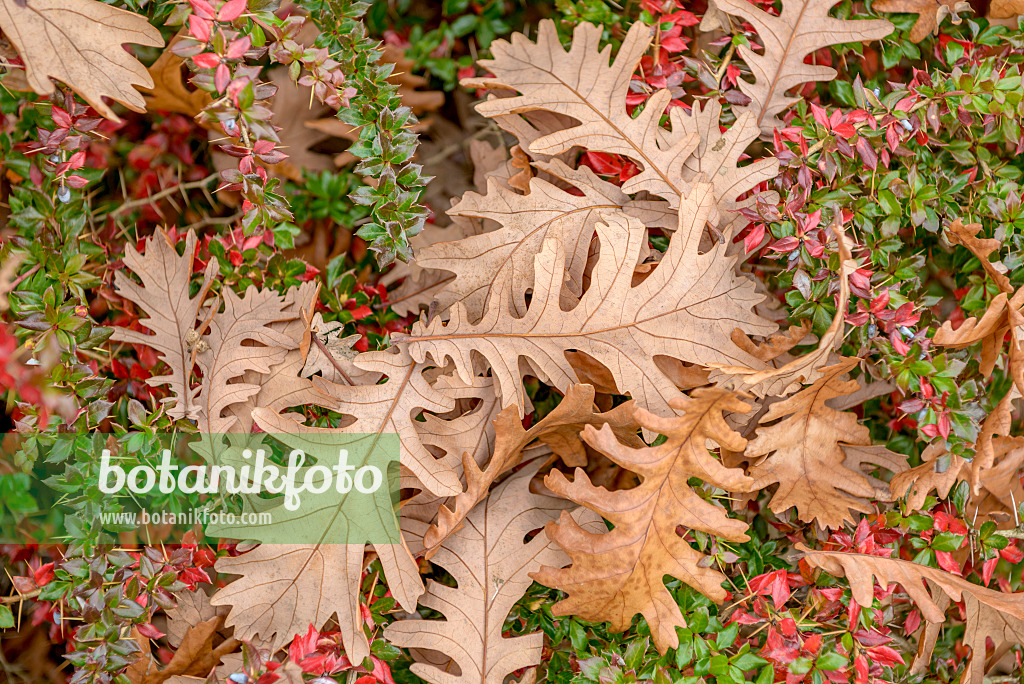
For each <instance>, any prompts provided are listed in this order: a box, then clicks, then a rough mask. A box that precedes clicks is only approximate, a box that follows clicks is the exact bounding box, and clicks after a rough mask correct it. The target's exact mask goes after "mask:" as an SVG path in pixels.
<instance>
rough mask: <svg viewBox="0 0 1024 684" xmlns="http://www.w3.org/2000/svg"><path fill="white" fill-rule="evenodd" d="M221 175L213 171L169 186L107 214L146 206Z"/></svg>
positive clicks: (192, 188) (116, 214)
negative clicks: (204, 175)
mask: <svg viewBox="0 0 1024 684" xmlns="http://www.w3.org/2000/svg"><path fill="white" fill-rule="evenodd" d="M219 177H220V174H219V173H211V174H210V175H209V176H207V177H206V178H203V179H200V180H197V181H192V182H191V183H179V184H178V185H175V186H173V187H170V188H167V189H166V190H161V191H160V192H158V193H156V194H153V195H150V196H149V197H142V198H140V199H137V200H132V201H131V202H125V203H124V204H122V205H121V206H119V207H118V208H117V209H114V210H113V211H111V212H110V213H108V214H107V216H119V215H121V214H123V213H125V212H128V211H131V210H132V209H138V208H139V207H144V206H146V205H149V204H153V203H154V202H157V201H159V200H162V199H163V198H164V197H170V196H171V195H173V194H174V193H176V192H184V191H185V190H194V189H195V188H201V187H203V186H205V185H206V184H207V183H209V182H210V181H212V180H216V179H217V178H219Z"/></svg>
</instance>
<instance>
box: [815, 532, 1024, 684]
mask: <svg viewBox="0 0 1024 684" xmlns="http://www.w3.org/2000/svg"><path fill="white" fill-rule="evenodd" d="M797 548H798V549H800V550H801V551H803V558H802V560H803V561H805V562H807V563H808V564H809V565H811V566H812V567H816V568H820V569H822V570H824V571H825V572H827V573H829V574H831V575H835V576H837V577H843V576H845V577H846V578H847V579H848V580H849V582H850V589H851V590H852V592H853V599H854V601H856V602H857V603H858V604H860V605H861V606H863V607H865V608H870V607H871V606H872V604H873V602H874V598H875V591H874V586H875V580H877V581H878V584H879V585H880V586H881V587H882V589H883V590H885V589H886V587H887V586H888V585H891V584H899V585H900V586H902V587H903V591H905V592H906V593H907V594H908V595H909V596H910V598H912V599H913V600H914V602H915V603H916V604H917V607H918V609H919V610H920V611H921V616H922V617H923V618H924V619H925V620H926V621H927V622H928V623H930V625H931V626H933V627H935V628H937V627H939V626H941V625H943V624H945V623H946V608H947V606H948V605H949V603H950V601H951V600H952V601H957V602H959V601H963V603H964V613H965V614H966V623H967V624H966V630H965V632H964V636H963V643H964V644H965V645H967V646H970V647H971V660H970V662H969V663H968V664H967V670H966V671H965V672H964V675H963V678H962V679H961V681H962V682H964V683H965V684H967V683H969V684H982V682H983V681H984V677H985V672H986V670H987V669H988V666H987V664H986V657H985V656H986V646H985V642H986V640H987V639H992V641H993V642H994V643H995V652H994V653H993V655H992V657H991V658H990V659H988V661H987V662H988V663H989V664H995V663H996V662H998V661H999V659H1000V658H1001V657H1002V656H1003V655H1004V654H1006V653H1007V652H1008V651H1009V649H1010V648H1012V647H1013V646H1016V645H1018V644H1020V643H1021V642H1022V641H1024V593H1015V594H1007V593H1004V592H1001V591H993V590H991V589H986V588H985V587H980V586H978V585H976V584H971V583H970V582H968V581H967V580H965V579H964V578H962V577H957V576H956V575H952V574H950V573H948V572H945V571H943V570H938V569H936V568H929V567H927V566H924V565H920V564H918V563H912V562H910V561H905V560H897V559H895V558H882V557H879V556H869V555H864V554H857V553H843V552H837V551H812V550H810V549H808V548H807V547H806V546H804V545H803V544H797ZM926 583H927V587H928V589H925V586H926ZM929 590H930V591H929ZM931 631H932V634H931V635H929V634H928V632H929V628H928V627H926V630H925V635H924V636H923V637H922V638H921V640H920V642H919V649H918V654H917V657H916V658H915V659H914V663H913V665H912V667H911V669H910V673H911V674H920V673H922V672H925V671H926V670H927V669H928V668H929V667H930V664H931V662H930V661H931V653H932V647H933V646H934V644H935V636H937V634H938V630H937V629H933V630H931Z"/></svg>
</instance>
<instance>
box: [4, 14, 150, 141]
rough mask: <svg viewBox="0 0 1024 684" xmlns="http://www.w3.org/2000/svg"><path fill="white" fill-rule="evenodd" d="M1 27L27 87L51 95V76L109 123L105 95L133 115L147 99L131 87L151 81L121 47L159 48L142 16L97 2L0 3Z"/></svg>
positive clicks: (111, 113)
mask: <svg viewBox="0 0 1024 684" xmlns="http://www.w3.org/2000/svg"><path fill="white" fill-rule="evenodd" d="M0 29H2V30H3V32H4V34H5V35H6V36H7V38H8V39H10V41H11V42H12V43H13V44H14V46H15V47H16V48H17V49H18V54H19V55H20V56H21V59H22V61H23V62H24V63H25V77H26V79H27V81H28V85H29V87H30V88H31V89H32V90H34V91H35V92H37V93H39V94H40V95H50V94H51V93H53V83H52V82H51V81H50V79H51V78H53V79H56V80H58V81H61V82H63V83H65V84H66V85H67V86H68V87H70V88H71V89H72V90H74V91H75V92H76V93H78V94H79V95H81V96H82V98H83V99H85V101H86V102H88V103H89V104H90V105H92V106H93V108H94V109H95V110H96V111H97V112H99V113H100V114H102V115H103V116H104V117H106V118H108V119H111V120H113V121H120V119H118V118H117V115H116V114H114V110H112V109H111V108H110V107H109V106H108V105H107V104H106V103H105V102H104V101H103V98H104V97H109V98H110V99H111V100H114V101H115V102H120V103H121V104H123V105H124V106H125V107H127V108H128V109H131V110H133V111H136V112H144V111H146V101H145V100H144V99H143V98H142V95H140V94H139V93H138V92H137V91H136V90H135V89H134V88H133V87H132V86H142V87H144V88H152V87H153V79H152V77H150V75H149V72H148V71H146V67H144V66H142V64H140V63H139V62H138V60H136V59H135V57H133V56H132V54H131V53H129V52H128V51H126V50H125V49H124V48H123V47H122V45H123V44H124V43H135V44H137V45H149V46H152V47H161V46H163V44H164V39H163V37H161V35H160V31H158V30H157V29H156V28H155V27H153V26H150V25H149V22H148V21H146V19H145V17H140V16H139V15H138V14H134V13H132V12H128V11H126V10H123V9H118V8H116V7H111V6H110V5H106V4H104V3H102V2H96V0H2V1H0Z"/></svg>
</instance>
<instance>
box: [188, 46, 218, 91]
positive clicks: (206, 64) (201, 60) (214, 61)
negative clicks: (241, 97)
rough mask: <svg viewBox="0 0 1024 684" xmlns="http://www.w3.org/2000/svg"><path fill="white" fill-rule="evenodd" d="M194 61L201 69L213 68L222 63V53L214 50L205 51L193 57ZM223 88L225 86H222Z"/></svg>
mask: <svg viewBox="0 0 1024 684" xmlns="http://www.w3.org/2000/svg"><path fill="white" fill-rule="evenodd" d="M192 61H193V62H195V63H196V66H197V67H199V68H201V69H213V68H214V67H216V66H217V65H219V64H220V55H217V54H215V53H213V52H204V53H203V54H201V55H196V56H195V57H193V58H192ZM221 90H223V88H221Z"/></svg>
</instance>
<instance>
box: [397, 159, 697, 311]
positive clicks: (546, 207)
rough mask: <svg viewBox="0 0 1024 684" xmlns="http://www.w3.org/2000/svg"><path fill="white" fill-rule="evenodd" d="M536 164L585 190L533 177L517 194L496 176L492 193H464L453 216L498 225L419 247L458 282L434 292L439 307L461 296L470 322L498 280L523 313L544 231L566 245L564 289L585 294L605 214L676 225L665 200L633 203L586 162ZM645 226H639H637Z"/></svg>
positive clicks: (421, 256) (420, 257) (421, 259)
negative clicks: (525, 192) (575, 164)
mask: <svg viewBox="0 0 1024 684" xmlns="http://www.w3.org/2000/svg"><path fill="white" fill-rule="evenodd" d="M537 166H538V168H540V169H542V170H544V171H546V172H548V173H550V174H551V175H553V176H555V177H557V178H561V179H562V180H564V181H566V182H567V183H570V184H571V185H572V186H573V187H575V188H578V189H579V190H580V191H581V192H582V193H583V194H582V195H580V196H577V195H574V194H571V193H569V192H566V191H565V190H563V189H561V188H559V187H557V186H555V185H554V184H552V183H549V182H548V181H546V180H543V179H540V178H533V179H532V180H531V181H530V194H529V195H525V196H524V195H520V194H517V193H516V192H514V191H513V190H512V189H511V188H509V187H508V186H507V185H505V184H504V183H502V182H501V181H499V180H498V179H496V178H493V177H492V178H490V179H489V180H488V181H487V193H486V194H485V195H479V194H477V193H475V192H467V193H466V194H465V195H464V196H463V198H462V201H460V202H459V203H458V204H456V205H455V206H454V207H452V208H451V209H450V210H449V212H448V213H449V214H450V215H452V216H465V217H472V218H477V219H490V220H493V221H496V222H497V223H498V224H499V225H500V228H498V230H492V231H489V232H485V233H482V234H480V235H470V236H467V237H464V238H462V239H460V240H457V241H454V242H439V243H434V244H432V245H430V246H428V247H426V248H425V249H423V250H422V251H419V252H417V258H416V260H417V262H418V263H419V265H420V266H421V267H423V268H431V269H438V270H443V271H448V272H450V273H452V274H454V276H455V280H454V281H452V282H449V283H448V284H446V285H445V286H444V287H443V288H442V289H441V290H440V292H438V293H437V295H436V298H437V300H438V305H439V306H440V308H441V310H445V309H447V308H448V307H450V306H451V305H453V304H455V303H456V302H462V304H463V306H464V307H465V308H466V311H467V312H468V313H469V315H470V318H471V319H472V320H477V319H479V318H480V316H481V315H482V314H483V310H484V308H485V306H486V304H487V302H488V301H489V300H490V299H491V297H492V294H493V293H494V291H495V289H497V287H498V285H499V284H500V286H501V288H502V291H501V299H500V301H502V302H504V303H507V304H508V308H509V310H510V311H511V313H512V314H513V315H514V316H516V317H521V316H522V315H523V314H525V313H526V292H527V291H528V290H529V289H530V288H531V287H532V286H533V281H534V269H533V265H534V260H535V259H536V258H537V255H538V254H539V253H540V251H541V249H542V247H543V246H544V241H545V239H546V238H547V237H549V236H552V237H556V238H558V240H559V241H560V242H561V243H562V245H563V248H564V251H565V270H566V271H567V272H568V280H567V281H566V283H565V287H566V288H567V290H568V291H569V293H570V294H572V295H573V296H575V297H577V298H578V297H579V296H580V295H581V294H582V292H583V274H584V269H585V267H586V265H587V256H588V253H589V251H590V243H591V240H592V239H593V237H594V230H595V227H596V225H597V223H598V222H599V221H600V220H601V214H602V212H608V211H613V210H616V209H621V210H622V211H624V212H625V213H626V214H628V215H630V216H634V217H636V218H638V219H640V220H642V221H643V222H644V223H645V224H646V225H648V226H651V227H665V228H672V229H674V228H675V226H676V222H677V221H678V219H677V216H676V212H674V211H671V210H669V209H668V207H667V205H665V204H664V203H660V205H659V203H651V202H634V201H633V200H631V199H630V198H629V196H628V195H626V194H625V193H624V192H623V191H622V189H621V188H619V187H618V186H616V185H613V184H612V183H609V182H607V181H604V180H601V179H600V178H598V177H597V176H596V175H595V174H594V172H593V171H591V170H590V169H589V168H586V167H582V168H579V169H572V168H569V167H568V166H566V165H565V164H563V163H562V162H560V161H558V160H554V161H552V162H550V163H547V164H544V163H538V165H537ZM638 230H642V228H638Z"/></svg>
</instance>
